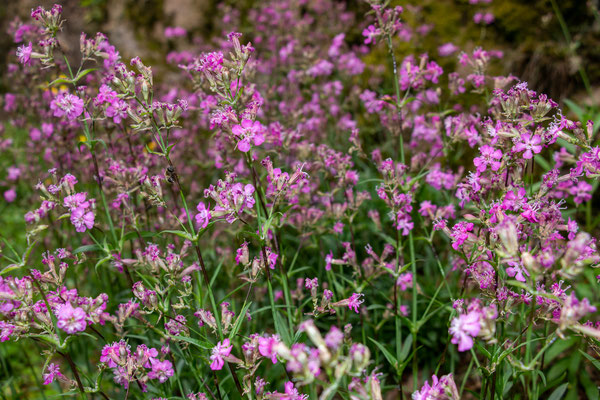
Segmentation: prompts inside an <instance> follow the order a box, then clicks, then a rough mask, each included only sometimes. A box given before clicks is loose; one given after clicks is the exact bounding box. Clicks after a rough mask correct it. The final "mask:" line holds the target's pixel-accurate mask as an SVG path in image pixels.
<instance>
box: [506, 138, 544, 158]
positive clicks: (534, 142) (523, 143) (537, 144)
mask: <svg viewBox="0 0 600 400" xmlns="http://www.w3.org/2000/svg"><path fill="white" fill-rule="evenodd" d="M541 143H542V138H541V136H539V135H533V136H532V135H531V134H530V133H524V134H523V135H521V138H520V140H519V141H518V142H517V143H516V144H515V146H514V147H513V151H514V152H515V153H519V152H521V151H524V153H523V158H525V159H527V160H530V159H531V158H532V157H533V153H535V154H538V153H539V152H540V151H542V146H541Z"/></svg>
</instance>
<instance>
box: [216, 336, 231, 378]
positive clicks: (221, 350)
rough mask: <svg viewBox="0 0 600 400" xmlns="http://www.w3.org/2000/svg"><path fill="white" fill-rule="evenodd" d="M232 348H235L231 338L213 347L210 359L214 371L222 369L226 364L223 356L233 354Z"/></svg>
mask: <svg viewBox="0 0 600 400" xmlns="http://www.w3.org/2000/svg"><path fill="white" fill-rule="evenodd" d="M231 349H233V345H231V344H230V342H229V339H225V340H223V341H222V342H219V343H217V345H216V346H215V347H213V349H212V355H211V356H210V359H211V360H212V363H211V364H210V369H212V370H213V371H218V370H220V369H222V368H223V365H225V360H224V359H223V357H227V356H229V354H231Z"/></svg>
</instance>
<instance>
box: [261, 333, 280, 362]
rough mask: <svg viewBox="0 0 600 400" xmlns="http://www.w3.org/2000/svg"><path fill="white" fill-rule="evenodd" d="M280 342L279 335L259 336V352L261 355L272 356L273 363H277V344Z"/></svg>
mask: <svg viewBox="0 0 600 400" xmlns="http://www.w3.org/2000/svg"><path fill="white" fill-rule="evenodd" d="M279 342H280V340H279V336H277V335H273V336H269V337H259V338H258V352H259V353H260V355H261V356H263V357H267V358H270V359H271V361H272V362H273V364H275V363H277V353H276V352H275V346H276V345H277V344H278V343H279Z"/></svg>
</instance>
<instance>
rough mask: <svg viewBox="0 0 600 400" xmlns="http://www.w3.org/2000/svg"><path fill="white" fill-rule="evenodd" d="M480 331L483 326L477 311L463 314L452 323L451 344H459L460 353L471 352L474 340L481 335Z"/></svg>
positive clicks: (450, 330)
mask: <svg viewBox="0 0 600 400" xmlns="http://www.w3.org/2000/svg"><path fill="white" fill-rule="evenodd" d="M480 329H481V325H480V323H479V313H478V312H477V311H471V312H470V313H468V314H461V315H459V316H458V317H457V318H454V319H453V320H452V322H451V323H450V329H449V332H450V333H451V334H452V340H451V343H452V344H458V351H467V350H471V348H472V347H473V338H474V337H475V336H477V335H478V334H479V330H480Z"/></svg>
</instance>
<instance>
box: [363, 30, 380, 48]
mask: <svg viewBox="0 0 600 400" xmlns="http://www.w3.org/2000/svg"><path fill="white" fill-rule="evenodd" d="M362 35H363V36H364V37H365V38H366V39H365V44H369V43H373V44H375V40H376V39H377V36H379V35H381V30H379V29H378V28H375V25H369V26H368V27H367V28H366V29H364V30H363V32H362Z"/></svg>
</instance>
